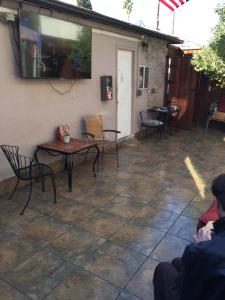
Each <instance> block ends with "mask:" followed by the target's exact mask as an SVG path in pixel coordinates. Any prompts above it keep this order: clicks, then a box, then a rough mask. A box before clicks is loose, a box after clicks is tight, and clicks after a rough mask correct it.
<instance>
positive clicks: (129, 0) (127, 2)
mask: <svg viewBox="0 0 225 300" xmlns="http://www.w3.org/2000/svg"><path fill="white" fill-rule="evenodd" d="M133 5H134V3H133V0H124V2H123V9H125V10H126V13H127V17H128V21H129V18H130V14H131V12H132V10H133Z"/></svg>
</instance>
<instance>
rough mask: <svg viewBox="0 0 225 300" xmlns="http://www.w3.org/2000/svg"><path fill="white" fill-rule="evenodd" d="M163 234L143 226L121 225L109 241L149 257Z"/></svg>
mask: <svg viewBox="0 0 225 300" xmlns="http://www.w3.org/2000/svg"><path fill="white" fill-rule="evenodd" d="M163 235H164V233H163V232H161V231H159V230H156V229H153V228H150V227H143V226H135V225H132V224H125V225H123V226H122V227H121V228H120V229H119V230H118V231H117V232H116V233H115V234H114V235H113V236H112V237H111V238H110V240H111V241H113V242H115V243H117V244H120V245H122V246H125V247H128V248H129V249H131V250H134V251H137V252H139V253H142V254H144V255H149V254H150V253H151V251H152V250H153V249H154V247H155V246H156V245H157V244H158V242H159V241H160V240H161V238H162V237H163Z"/></svg>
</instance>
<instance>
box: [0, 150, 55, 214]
mask: <svg viewBox="0 0 225 300" xmlns="http://www.w3.org/2000/svg"><path fill="white" fill-rule="evenodd" d="M0 148H1V149H2V151H3V153H4V154H5V156H6V158H7V160H8V161H9V163H10V165H11V167H12V169H13V171H14V173H15V175H16V177H17V182H16V185H15V187H14V189H13V191H12V193H11V194H10V196H9V199H12V197H13V195H14V193H15V191H16V189H17V186H18V183H19V181H20V180H22V181H30V191H29V195H28V199H27V202H26V204H25V206H24V208H23V210H22V211H21V213H20V214H21V215H23V213H24V211H25V209H26V207H27V205H28V203H29V201H30V197H31V193H32V181H33V180H35V179H36V180H38V179H40V180H41V185H42V191H43V192H44V191H45V185H44V178H45V177H46V176H50V177H51V180H52V185H53V191H54V202H55V203H56V184H55V176H54V173H53V171H52V169H51V168H50V167H49V166H47V165H46V164H42V163H35V162H34V158H30V157H26V156H23V155H20V154H19V147H18V146H12V145H1V146H0Z"/></svg>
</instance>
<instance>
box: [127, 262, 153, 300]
mask: <svg viewBox="0 0 225 300" xmlns="http://www.w3.org/2000/svg"><path fill="white" fill-rule="evenodd" d="M157 264H158V262H156V261H155V260H153V259H148V260H147V261H146V262H145V263H144V265H143V266H142V267H141V268H140V270H138V271H137V273H136V274H135V275H134V277H133V278H132V280H131V281H130V282H129V283H128V285H127V287H126V290H127V291H128V292H131V293H135V295H137V296H138V297H140V298H141V299H146V300H154V287H153V283H152V279H153V274H154V270H155V267H156V266H157Z"/></svg>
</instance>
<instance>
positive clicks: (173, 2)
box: [170, 0, 179, 7]
mask: <svg viewBox="0 0 225 300" xmlns="http://www.w3.org/2000/svg"><path fill="white" fill-rule="evenodd" d="M170 2H171V3H172V4H173V5H174V6H176V7H179V5H178V4H177V2H176V1H174V0H170Z"/></svg>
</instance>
